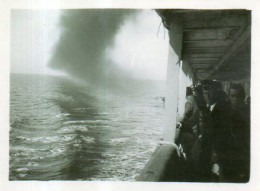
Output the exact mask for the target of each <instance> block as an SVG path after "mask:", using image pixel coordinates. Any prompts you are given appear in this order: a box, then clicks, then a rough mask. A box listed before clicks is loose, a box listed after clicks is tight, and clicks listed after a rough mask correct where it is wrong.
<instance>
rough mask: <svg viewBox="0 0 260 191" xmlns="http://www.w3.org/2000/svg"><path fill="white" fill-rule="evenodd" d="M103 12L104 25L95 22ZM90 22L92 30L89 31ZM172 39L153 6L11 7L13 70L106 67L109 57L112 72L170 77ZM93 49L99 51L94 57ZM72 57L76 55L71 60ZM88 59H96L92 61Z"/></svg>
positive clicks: (60, 71) (72, 71)
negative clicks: (169, 63)
mask: <svg viewBox="0 0 260 191" xmlns="http://www.w3.org/2000/svg"><path fill="white" fill-rule="evenodd" d="M99 15H106V17H107V18H106V19H103V20H104V21H103V20H101V21H100V25H104V26H105V27H103V28H102V27H100V25H97V24H96V23H98V22H96V20H97V21H99V20H100V19H99ZM84 17H85V18H84ZM81 18H84V19H81ZM90 18H96V20H95V19H90ZM100 18H101V16H100ZM102 18H104V16H103V17H102ZM102 18H101V19H102ZM93 20H95V22H92V21H93ZM85 23H86V24H85ZM96 25H97V29H96V30H95V26H96ZM110 26H111V27H110ZM88 28H91V29H93V30H92V31H91V30H90V31H89V32H88V31H87V30H88ZM100 28H101V29H103V31H102V30H100V31H99V29H100ZM110 28H111V29H110ZM85 31H86V33H85ZM104 31H105V32H104ZM109 33H111V34H109ZM74 34H75V37H73V35H74ZM85 34H87V35H85ZM98 35H99V36H98ZM95 39H96V40H95ZM99 41H100V42H102V43H100V42H99ZM168 41H169V39H168V31H167V30H166V29H164V27H163V25H162V24H161V19H160V17H159V16H158V15H157V14H156V12H155V11H154V10H138V11H137V10H133V11H132V10H129V11H121V10H119V11H113V12H112V11H110V10H108V11H105V13H104V11H102V10H101V11H100V10H97V11H89V10H85V11H74V12H73V11H64V10H34V11H32V10H12V13H11V72H12V73H33V74H51V75H59V74H64V73H68V74H71V75H75V76H84V75H85V74H89V73H93V74H95V72H97V73H101V72H100V70H104V67H103V66H102V64H103V63H105V62H106V63H107V62H109V64H110V65H108V64H106V70H108V69H107V68H108V67H107V66H109V68H110V70H113V71H114V72H111V73H109V75H111V76H114V75H115V74H118V73H121V74H122V75H129V76H131V77H132V78H138V79H152V80H165V78H166V69H167V59H168V46H169V43H168ZM90 47H92V48H91V49H92V50H91V51H92V53H91V51H90ZM79 48H80V49H79ZM99 49H100V50H102V51H100V52H99ZM81 52H82V53H81ZM87 52H90V53H89V54H90V55H88V53H87ZM93 54H97V56H96V58H95V59H93V60H91V58H92V55H93ZM98 54H99V55H98ZM66 56H68V58H67V57H66ZM74 57H75V58H74ZM100 57H102V59H97V58H100ZM70 58H74V59H71V60H73V61H71V63H68V64H67V65H66V63H65V62H66V61H68V60H69V59H70ZM76 58H78V59H77V60H75V59H76ZM79 60H81V61H79ZM86 62H93V63H94V64H93V65H91V64H89V66H87V64H86ZM96 62H102V64H101V66H102V67H99V68H98V67H97V66H98V64H96ZM83 64H84V65H83ZM90 65H91V67H90ZM103 65H104V64H103ZM93 66H95V68H94V67H93ZM77 67H78V68H79V69H77ZM83 67H85V68H86V69H85V70H84V69H83ZM95 70H96V71H95ZM88 72H89V73H88ZM88 80H89V79H88Z"/></svg>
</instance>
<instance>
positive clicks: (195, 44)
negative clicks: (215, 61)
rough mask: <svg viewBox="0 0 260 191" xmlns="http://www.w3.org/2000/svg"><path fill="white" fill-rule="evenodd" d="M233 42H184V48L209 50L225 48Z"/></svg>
mask: <svg viewBox="0 0 260 191" xmlns="http://www.w3.org/2000/svg"><path fill="white" fill-rule="evenodd" d="M232 42H233V40H230V39H226V40H202V41H186V40H184V48H185V47H187V48H203V47H206V48H210V47H214V48H215V47H227V46H230V45H231V44H232Z"/></svg>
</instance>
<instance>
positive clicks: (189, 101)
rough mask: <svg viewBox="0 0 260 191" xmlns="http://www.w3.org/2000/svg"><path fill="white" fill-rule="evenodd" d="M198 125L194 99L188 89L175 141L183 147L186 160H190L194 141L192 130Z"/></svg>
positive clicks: (188, 88)
mask: <svg viewBox="0 0 260 191" xmlns="http://www.w3.org/2000/svg"><path fill="white" fill-rule="evenodd" d="M197 123H198V109H197V105H196V103H195V100H194V97H193V95H192V91H191V88H190V87H187V89H186V103H185V111H184V117H183V119H182V120H181V121H180V122H178V125H177V128H178V127H179V128H180V127H181V130H179V131H180V132H178V133H179V136H178V138H177V140H176V142H177V143H179V144H181V145H182V146H183V149H184V152H185V154H186V157H187V160H189V158H190V152H191V148H192V146H193V143H194V141H195V134H194V133H193V130H192V128H193V127H194V126H196V124H197Z"/></svg>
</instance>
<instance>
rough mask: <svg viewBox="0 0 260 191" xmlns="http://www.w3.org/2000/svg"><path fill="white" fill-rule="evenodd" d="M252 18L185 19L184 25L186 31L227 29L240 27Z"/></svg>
mask: <svg viewBox="0 0 260 191" xmlns="http://www.w3.org/2000/svg"><path fill="white" fill-rule="evenodd" d="M249 19H250V17H245V16H230V17H216V18H212V19H205V20H203V19H201V20H199V19H197V20H195V19H192V18H190V19H185V21H184V23H183V28H184V30H188V29H202V28H207V29H210V28H213V29H216V28H227V27H235V28H236V27H238V26H243V25H245V24H246V23H248V21H249Z"/></svg>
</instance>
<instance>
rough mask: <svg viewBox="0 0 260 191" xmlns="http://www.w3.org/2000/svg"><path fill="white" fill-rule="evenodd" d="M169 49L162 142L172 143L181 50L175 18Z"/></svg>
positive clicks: (178, 28) (180, 40) (180, 26)
mask: <svg viewBox="0 0 260 191" xmlns="http://www.w3.org/2000/svg"><path fill="white" fill-rule="evenodd" d="M169 37H170V44H171V46H170V48H169V55H168V68H167V90H166V99H165V110H166V116H165V126H164V141H167V142H174V138H175V127H176V117H177V106H178V95H179V76H180V60H181V50H182V38H183V27H182V23H181V20H180V18H179V17H177V16H176V17H175V18H174V19H173V20H172V22H171V24H170V29H169Z"/></svg>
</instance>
